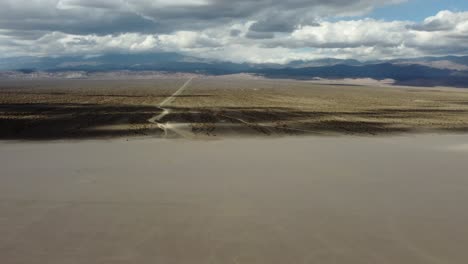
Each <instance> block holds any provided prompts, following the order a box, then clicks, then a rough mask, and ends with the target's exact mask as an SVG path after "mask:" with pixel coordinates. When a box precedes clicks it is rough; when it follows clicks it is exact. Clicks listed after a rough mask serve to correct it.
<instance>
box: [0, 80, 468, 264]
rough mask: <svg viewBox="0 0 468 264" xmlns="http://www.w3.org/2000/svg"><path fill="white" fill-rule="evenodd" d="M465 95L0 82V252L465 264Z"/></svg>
mask: <svg viewBox="0 0 468 264" xmlns="http://www.w3.org/2000/svg"><path fill="white" fill-rule="evenodd" d="M467 131H468V93H467V92H466V90H463V89H452V88H439V87H437V88H416V87H382V86H378V85H375V86H362V85H349V84H337V83H330V84H324V83H314V82H304V81H291V80H267V79H258V78H247V79H246V78H244V77H242V78H241V77H239V76H230V77H200V76H182V77H165V78H159V79H157V80H21V81H19V80H14V81H12V80H8V81H3V82H0V140H1V141H0V262H1V263H8V264H26V263H27V264H44V263H47V264H64V263H65V264H66V263H96V264H97V263H106V264H107V263H111V264H113V263H142V264H143V263H173V264H185V263H187V264H196V263H200V264H201V263H233V264H243V263H252V264H253V263H256V264H257V263H268V264H274V263H281V264H283V263H322V264H328V263H330V264H332V263H334V264H336V263H347V264H349V263H350V264H353V263H356V264H358V263H359V264H361V263H389V264H393V263H398V264H426V263H430V264H439V263H457V264H458V263H460V264H462V263H466V260H467V259H468V251H467V250H466V248H467V246H468V232H467V230H468V229H467V228H466V223H467V222H468V211H467V210H466V209H465V208H466V204H467V202H468V177H467V175H468V174H467V171H468V163H467V161H468V135H467V133H466V132H467Z"/></svg>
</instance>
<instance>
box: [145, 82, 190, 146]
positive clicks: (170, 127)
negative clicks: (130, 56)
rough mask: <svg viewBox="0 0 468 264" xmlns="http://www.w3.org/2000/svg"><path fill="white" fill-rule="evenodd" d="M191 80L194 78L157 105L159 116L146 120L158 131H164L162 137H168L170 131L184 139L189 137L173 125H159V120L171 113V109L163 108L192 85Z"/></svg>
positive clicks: (167, 123)
mask: <svg viewBox="0 0 468 264" xmlns="http://www.w3.org/2000/svg"><path fill="white" fill-rule="evenodd" d="M193 78H194V77H191V78H190V79H188V80H187V81H186V82H185V83H184V84H183V85H182V86H181V87H180V88H179V89H178V90H177V91H176V92H175V93H173V94H172V95H171V96H169V97H167V98H166V99H164V101H162V102H161V103H160V104H158V107H159V108H161V109H162V110H163V111H162V112H161V113H160V114H158V115H155V116H153V117H151V118H150V119H148V122H150V123H152V124H155V125H157V126H158V127H159V128H160V129H162V130H163V131H164V136H167V135H168V131H172V132H174V133H175V134H177V135H179V136H182V137H184V138H187V137H189V136H190V135H189V133H187V132H185V131H183V130H182V129H179V128H177V127H176V126H174V125H171V124H170V123H169V122H166V123H165V124H163V123H161V120H162V119H163V118H164V117H165V116H167V115H169V114H170V113H171V112H172V109H170V108H165V106H167V105H169V104H170V103H172V102H173V101H174V100H175V99H176V98H177V96H178V95H180V94H182V93H183V92H184V90H185V89H186V88H187V87H188V86H189V85H190V84H191V83H192V80H193Z"/></svg>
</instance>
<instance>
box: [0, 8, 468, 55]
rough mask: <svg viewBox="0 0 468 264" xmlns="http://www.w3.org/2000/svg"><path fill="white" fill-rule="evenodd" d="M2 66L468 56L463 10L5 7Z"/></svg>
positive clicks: (0, 21) (0, 12) (467, 15)
mask: <svg viewBox="0 0 468 264" xmlns="http://www.w3.org/2000/svg"><path fill="white" fill-rule="evenodd" d="M0 6H1V7H2V8H1V9H0V59H1V58H2V57H3V58H5V57H16V56H54V57H55V56H67V55H74V56H75V55H80V56H81V55H82V56H99V55H101V54H108V53H153V52H177V53H182V54H186V55H191V56H196V57H201V58H206V59H214V60H227V61H232V62H253V63H287V62H289V61H292V60H313V59H320V58H340V59H358V60H375V59H392V58H408V57H420V56H445V55H468V45H467V44H466V43H468V1H466V0H288V1H284V0H236V1H233V0H133V1H131V0H0Z"/></svg>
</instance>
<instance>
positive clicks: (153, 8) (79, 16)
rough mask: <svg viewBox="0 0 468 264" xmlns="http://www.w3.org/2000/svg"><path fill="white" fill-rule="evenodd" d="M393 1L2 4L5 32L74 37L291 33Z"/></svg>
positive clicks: (0, 0) (45, 0)
mask: <svg viewBox="0 0 468 264" xmlns="http://www.w3.org/2000/svg"><path fill="white" fill-rule="evenodd" d="M389 2H394V1H385V0H328V1H325V0H289V1H284V0H238V1H232V0H179V1H177V0H134V1H123V0H93V1H91V0H38V1H31V0H16V1H10V0H0V5H1V6H2V8H1V9H0V28H1V29H9V30H22V31H28V30H40V31H61V32H65V33H73V34H115V33H125V32H144V33H149V32H152V33H161V32H163V33H167V32H171V31H176V30H195V29H198V30H201V29H204V28H208V27H212V26H215V25H219V24H226V23H232V22H235V21H239V20H253V21H257V20H258V22H257V23H256V24H254V25H253V26H252V29H251V30H252V31H258V32H275V31H278V32H290V31H292V30H293V29H294V27H295V26H296V25H297V24H298V23H309V22H310V23H312V22H313V19H314V18H316V17H321V16H334V15H346V14H347V13H352V12H357V13H359V12H360V10H364V9H366V8H369V7H372V6H375V5H380V4H384V3H389ZM281 14H285V15H282V16H281V17H280V15H281ZM298 18H301V19H298Z"/></svg>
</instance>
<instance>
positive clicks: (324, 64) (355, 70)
mask: <svg viewBox="0 0 468 264" xmlns="http://www.w3.org/2000/svg"><path fill="white" fill-rule="evenodd" d="M122 70H125V71H163V72H171V73H173V72H181V73H198V74H209V75H225V74H237V73H251V74H257V75H261V76H265V77H268V78H293V79H305V80H307V79H314V78H326V79H343V78H372V79H377V80H382V79H393V80H395V83H396V84H401V85H415V86H455V87H468V56H445V57H420V58H407V59H394V60H376V61H365V62H363V61H358V60H352V59H347V60H341V59H333V58H326V59H317V60H297V61H291V62H289V63H287V64H253V63H233V62H227V61H219V60H208V59H201V58H197V57H193V56H186V55H182V54H178V53H168V52H166V53H145V54H106V55H101V56H61V57H12V58H3V59H0V71H13V72H14V71H17V72H22V73H31V72H35V71H42V72H68V71H82V72H111V71H122Z"/></svg>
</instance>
